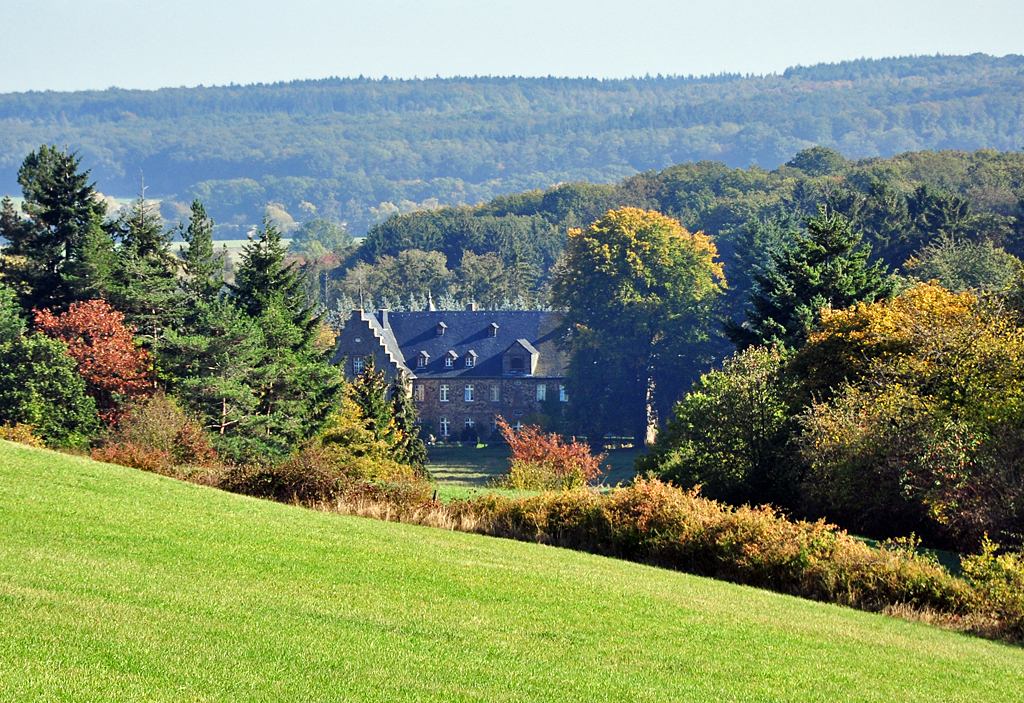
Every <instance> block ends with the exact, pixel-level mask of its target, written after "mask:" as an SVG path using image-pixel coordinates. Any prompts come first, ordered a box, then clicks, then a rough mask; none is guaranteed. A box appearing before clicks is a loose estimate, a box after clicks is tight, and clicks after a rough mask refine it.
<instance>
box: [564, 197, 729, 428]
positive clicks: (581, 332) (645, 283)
mask: <svg viewBox="0 0 1024 703" xmlns="http://www.w3.org/2000/svg"><path fill="white" fill-rule="evenodd" d="M717 256H718V250H717V249H716V248H715V244H714V242H712V241H711V238H710V237H708V236H707V235H705V234H704V233H703V232H697V233H695V234H693V233H690V232H688V231H687V230H686V229H684V228H683V226H682V225H680V224H679V222H677V221H676V220H673V219H671V218H669V217H666V216H665V215H661V214H659V213H657V212H648V211H644V210H639V209H637V208H628V207H627V208H621V209H619V210H611V211H609V212H607V213H605V215H604V216H603V217H602V218H601V219H600V220H598V221H597V222H595V223H594V224H592V225H590V227H588V228H587V229H585V230H578V229H574V230H569V241H568V243H567V245H566V250H565V257H564V259H563V261H562V263H561V264H560V266H559V268H558V270H557V272H556V274H555V278H554V281H553V282H552V302H553V304H554V305H555V306H557V307H560V308H564V309H565V310H566V317H565V322H566V326H567V327H568V328H569V329H570V330H571V334H572V343H573V357H572V361H571V363H570V366H569V384H568V385H569V393H570V397H571V398H572V401H571V403H570V406H571V407H570V411H571V413H572V415H573V418H574V421H575V422H576V424H577V426H578V427H579V428H580V429H581V430H583V431H584V432H585V433H586V434H587V435H588V436H595V437H600V436H603V435H604V434H605V433H607V432H609V431H619V432H621V431H622V430H624V429H625V430H628V431H629V432H631V433H632V434H633V436H634V437H636V438H637V439H638V440H640V441H643V440H644V439H646V438H648V432H649V430H650V429H651V427H652V421H653V420H654V419H656V418H655V417H654V415H656V413H657V410H658V409H660V410H661V411H662V412H663V413H667V412H668V410H669V409H670V408H671V405H672V402H673V401H675V399H676V398H678V397H679V395H680V394H681V392H682V390H683V389H684V388H685V387H686V386H687V385H689V383H688V382H687V381H689V380H691V379H692V376H690V374H691V373H692V372H693V370H694V368H693V366H694V364H693V362H694V361H698V360H699V357H700V354H699V350H698V349H697V347H696V346H695V343H697V342H701V341H704V340H706V339H707V337H708V332H709V328H710V322H711V319H712V315H711V312H712V309H713V303H714V301H715V299H716V298H717V297H718V296H719V295H720V294H721V292H722V287H723V284H724V282H725V280H724V277H723V274H722V265H721V264H720V263H719V262H718V261H717V260H716V259H717Z"/></svg>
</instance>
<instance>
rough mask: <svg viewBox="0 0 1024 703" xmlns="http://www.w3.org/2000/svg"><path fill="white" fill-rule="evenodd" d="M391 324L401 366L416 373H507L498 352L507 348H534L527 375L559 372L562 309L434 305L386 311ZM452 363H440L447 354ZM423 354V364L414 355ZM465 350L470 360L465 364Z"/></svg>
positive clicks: (558, 374) (468, 375)
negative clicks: (434, 307) (432, 307)
mask: <svg viewBox="0 0 1024 703" xmlns="http://www.w3.org/2000/svg"><path fill="white" fill-rule="evenodd" d="M388 321H389V326H390V329H391V331H392V333H393V335H394V339H395V340H396V343H397V345H398V348H399V349H400V350H401V354H402V358H403V360H404V361H405V364H406V366H407V367H408V368H409V369H411V370H412V373H413V374H414V376H415V377H416V378H421V379H426V378H455V377H465V378H474V377H477V378H479V377H490V378H494V377H497V376H503V375H508V374H507V373H506V372H505V370H503V367H502V360H503V355H504V354H505V352H506V351H509V350H511V349H517V348H518V349H526V350H527V352H529V353H535V354H536V363H535V364H533V368H532V369H531V370H532V374H530V373H526V374H525V375H532V376H535V377H548V378H552V377H555V378H560V377H562V376H564V375H565V367H566V363H567V359H566V355H565V354H564V353H563V352H562V350H561V349H559V347H558V340H559V339H560V338H561V337H562V336H564V333H565V332H564V330H563V329H562V327H561V324H560V323H561V314H560V313H555V312H540V311H532V310H531V311H524V310H514V311H506V310H501V311H499V310H456V311H452V310H438V311H422V312H395V313H389V314H388ZM449 352H454V358H453V363H452V365H451V366H450V367H449V366H446V365H445V358H446V357H449V358H451V356H452V355H451V354H450V353H449ZM424 354H425V355H426V366H424V367H418V366H417V358H418V357H419V356H420V355H424ZM467 355H469V356H472V357H473V365H472V366H466V363H465V360H466V357H467Z"/></svg>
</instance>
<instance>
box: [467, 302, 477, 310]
mask: <svg viewBox="0 0 1024 703" xmlns="http://www.w3.org/2000/svg"><path fill="white" fill-rule="evenodd" d="M466 309H467V310H469V311H470V312H476V301H474V302H472V303H470V304H469V305H467V306H466Z"/></svg>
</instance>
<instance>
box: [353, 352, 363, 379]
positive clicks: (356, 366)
mask: <svg viewBox="0 0 1024 703" xmlns="http://www.w3.org/2000/svg"><path fill="white" fill-rule="evenodd" d="M362 372H363V357H361V356H357V357H353V359H352V373H354V374H356V375H359V374H361V373H362Z"/></svg>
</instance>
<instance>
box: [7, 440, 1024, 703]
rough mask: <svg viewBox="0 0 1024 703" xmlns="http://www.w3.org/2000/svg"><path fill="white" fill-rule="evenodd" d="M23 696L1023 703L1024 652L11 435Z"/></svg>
mask: <svg viewBox="0 0 1024 703" xmlns="http://www.w3.org/2000/svg"><path fill="white" fill-rule="evenodd" d="M0 534H2V535H3V539H2V540H0V691H2V692H3V694H2V696H0V698H2V699H3V700H4V701H141V700H146V701H186V700H187V701H271V700H272V701H329V700H330V701H333V700H338V701H396V700H398V701H406V700H408V701H568V700H572V701H575V700H579V701H613V700H629V701H709V700H733V701H884V702H886V703H889V702H892V701H901V702H902V701H928V702H929V703H931V702H932V701H970V702H971V703H978V702H980V701H1019V700H1022V699H1024V692H1022V691H1021V688H1020V681H1021V680H1024V654H1022V651H1021V650H1020V649H1018V648H1014V647H1009V646H1006V645H1002V644H997V643H993V642H989V641H985V640H980V639H975V638H970V637H965V636H962V635H958V634H954V633H950V632H945V631H941V630H938V629H933V628H929V627H927V626H924V625H918V624H914V623H908V622H905V621H901V620H893V619H889V618H885V617H882V616H879V615H872V614H868V613H863V612H859V611H854V610H849V609H844V608H839V607H835V606H830V605H823V604H818V603H811V602H808V601H802V600H798V599H795V598H790V597H787V596H781V595H777V594H773V593H768V592H764V591H758V590H754V589H750V588H744V587H739V586H734V585H731V584H726V583H721V582H716V581H711V580H707V579H700V578H695V577H692V576H687V575H684V574H680V573H676V572H671V571H665V570H660V569H654V568H650V567H646V566H642V565H639V564H632V563H628V562H622V561H615V560H612V559H605V558H601V557H595V556H591V555H587V554H582V553H576V552H571V551H567V550H560V549H554V548H550V547H543V546H539V545H533V544H525V543H520V542H512V541H506V540H499V539H493V538H487V537H480V536H475V535H468V534H462V533H451V532H446V531H443V530H437V529H430V528H423V527H411V526H405V525H396V524H390V523H383V522H377V521H373V520H367V519H359V518H352V517H341V516H337V515H331V514H324V513H317V512H312V511H308V510H304V509H301V508H297V507H293V506H288V505H281V504H276V503H270V502H264V501H259V500H253V499H249V498H245V497H241V496H235V495H230V494H225V493H221V492H218V491H215V490H212V489H207V488H202V487H197V486H193V485H189V484H184V483H178V482H175V481H173V480H170V479H166V478H162V477H158V476H154V475H150V474H145V473H142V472H139V471H135V470H132V469H125V468H120V467H113V466H109V465H104V464H97V463H94V462H91V461H88V460H86V459H80V458H72V457H66V456H63V455H58V454H53V453H49V452H45V451H41V450H31V449H27V448H20V447H15V446H14V445H10V444H7V443H0Z"/></svg>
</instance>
